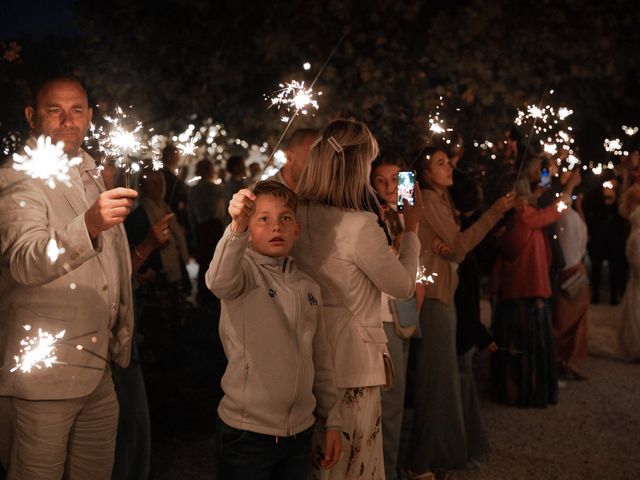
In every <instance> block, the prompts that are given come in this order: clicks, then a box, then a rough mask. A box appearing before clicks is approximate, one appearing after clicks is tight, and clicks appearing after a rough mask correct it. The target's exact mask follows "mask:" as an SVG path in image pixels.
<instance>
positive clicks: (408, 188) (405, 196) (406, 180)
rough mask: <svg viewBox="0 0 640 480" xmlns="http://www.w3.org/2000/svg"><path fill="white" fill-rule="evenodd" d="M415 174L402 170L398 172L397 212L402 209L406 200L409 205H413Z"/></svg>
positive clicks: (414, 201)
mask: <svg viewBox="0 0 640 480" xmlns="http://www.w3.org/2000/svg"><path fill="white" fill-rule="evenodd" d="M415 190H416V172H414V171H413V170H402V171H400V172H398V211H399V212H401V211H402V210H403V209H404V202H403V200H406V201H407V203H409V205H415V203H416V200H415Z"/></svg>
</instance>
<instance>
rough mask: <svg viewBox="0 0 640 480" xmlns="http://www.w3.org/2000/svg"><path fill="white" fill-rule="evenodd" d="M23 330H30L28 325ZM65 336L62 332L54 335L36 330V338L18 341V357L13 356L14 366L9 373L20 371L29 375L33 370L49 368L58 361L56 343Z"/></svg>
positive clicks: (63, 331)
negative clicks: (19, 346) (19, 347)
mask: <svg viewBox="0 0 640 480" xmlns="http://www.w3.org/2000/svg"><path fill="white" fill-rule="evenodd" d="M24 329H25V330H26V331H27V332H28V331H29V330H31V327H30V326H29V325H25V326H24ZM64 335H65V330H62V331H60V332H58V333H56V334H55V335H52V334H51V333H49V332H47V331H44V330H42V329H41V328H39V329H38V336H37V337H29V336H27V337H25V338H23V339H22V340H20V345H21V346H22V348H21V349H20V354H21V355H20V356H17V355H15V356H14V357H13V358H14V360H15V362H16V366H15V367H13V368H12V369H11V370H10V371H11V372H15V371H16V370H20V371H21V372H23V373H30V372H31V370H32V369H33V368H37V369H42V368H43V367H46V368H51V367H52V366H53V364H55V363H56V362H57V360H58V357H56V343H57V342H58V340H60V339H61V338H62V337H64Z"/></svg>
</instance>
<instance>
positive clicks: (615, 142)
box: [604, 138, 622, 155]
mask: <svg viewBox="0 0 640 480" xmlns="http://www.w3.org/2000/svg"><path fill="white" fill-rule="evenodd" d="M604 149H605V151H607V152H610V153H613V154H614V155H622V141H621V140H620V139H619V138H613V139H608V138H605V139H604Z"/></svg>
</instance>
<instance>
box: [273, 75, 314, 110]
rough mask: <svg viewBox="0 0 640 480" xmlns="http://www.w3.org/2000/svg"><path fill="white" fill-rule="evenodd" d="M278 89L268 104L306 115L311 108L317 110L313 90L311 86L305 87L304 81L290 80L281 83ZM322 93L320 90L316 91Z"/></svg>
mask: <svg viewBox="0 0 640 480" xmlns="http://www.w3.org/2000/svg"><path fill="white" fill-rule="evenodd" d="M279 86H280V89H279V90H276V92H275V93H274V96H272V97H271V98H270V99H269V100H270V101H271V105H270V106H272V107H273V106H277V108H284V109H285V110H287V111H288V112H295V113H302V114H303V115H306V114H307V113H308V111H309V110H310V109H311V108H314V109H315V110H318V102H317V101H316V100H315V99H314V98H313V96H314V92H313V89H312V88H306V87H305V85H304V82H298V81H297V80H292V81H291V82H287V83H281V84H280V85H279ZM318 95H322V92H318Z"/></svg>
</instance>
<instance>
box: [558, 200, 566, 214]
mask: <svg viewBox="0 0 640 480" xmlns="http://www.w3.org/2000/svg"><path fill="white" fill-rule="evenodd" d="M567 208H569V207H568V206H567V204H566V203H564V202H563V201H562V200H560V201H558V207H557V210H558V213H562V212H564V211H565V210H566V209H567Z"/></svg>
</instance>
